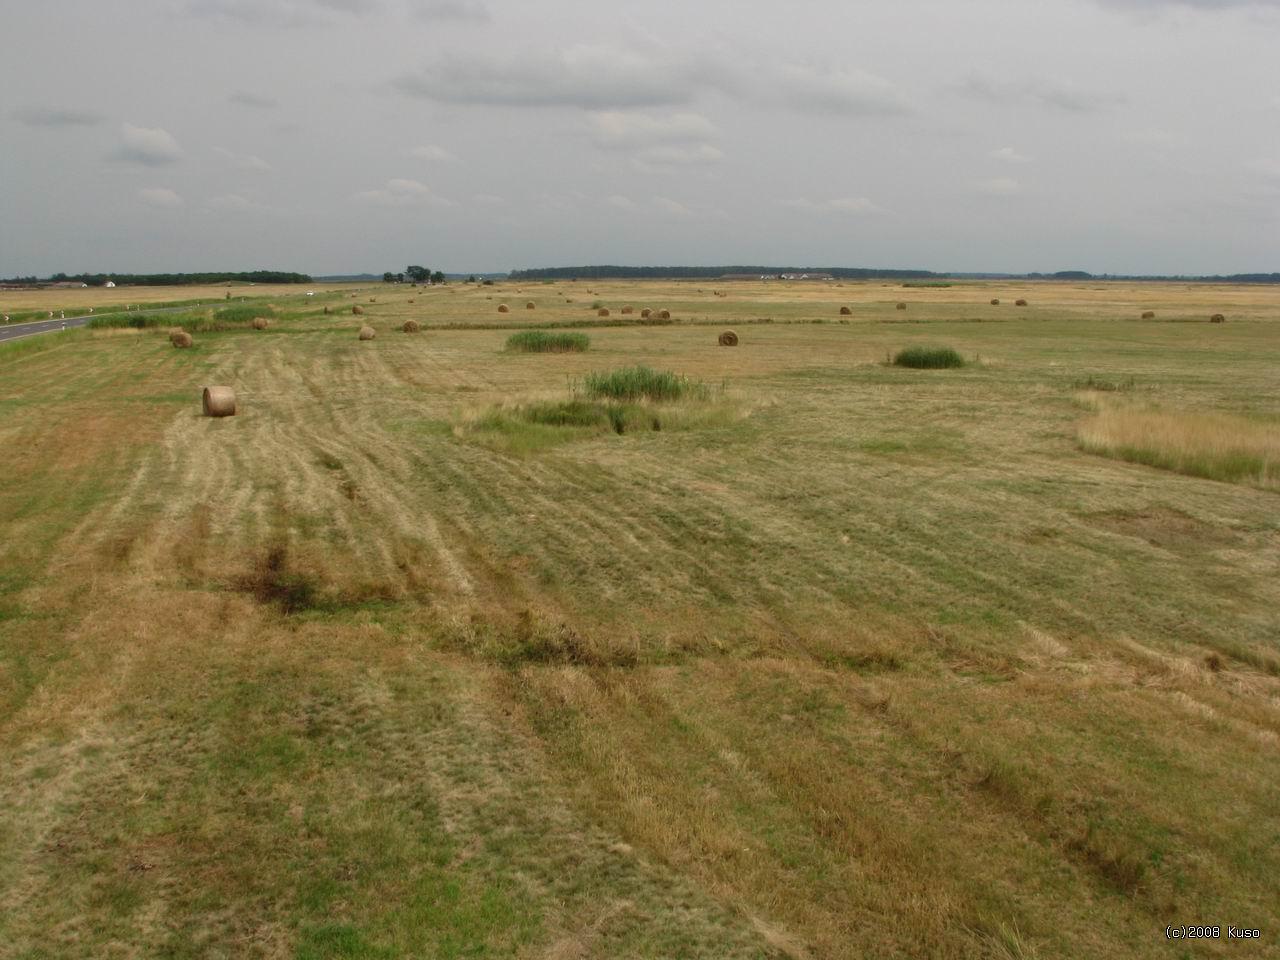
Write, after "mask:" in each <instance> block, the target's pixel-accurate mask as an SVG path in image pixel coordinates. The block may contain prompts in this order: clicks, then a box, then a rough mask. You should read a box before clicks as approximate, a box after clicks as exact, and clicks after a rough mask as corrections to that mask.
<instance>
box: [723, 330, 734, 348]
mask: <svg viewBox="0 0 1280 960" xmlns="http://www.w3.org/2000/svg"><path fill="white" fill-rule="evenodd" d="M737 345H738V335H737V334H736V333H734V332H733V331H732V330H726V331H725V332H724V333H722V334H720V346H722V347H736V346H737Z"/></svg>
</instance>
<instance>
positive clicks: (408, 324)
mask: <svg viewBox="0 0 1280 960" xmlns="http://www.w3.org/2000/svg"><path fill="white" fill-rule="evenodd" d="M400 329H401V330H403V331H404V332H405V333H417V332H418V331H419V330H421V329H422V324H420V323H418V321H417V320H406V321H405V322H404V326H402V327H401V328H400Z"/></svg>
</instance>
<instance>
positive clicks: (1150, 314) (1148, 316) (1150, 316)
mask: <svg viewBox="0 0 1280 960" xmlns="http://www.w3.org/2000/svg"><path fill="white" fill-rule="evenodd" d="M1155 318H1156V312H1155V311H1154V310H1143V311H1142V319H1143V320H1154V319H1155Z"/></svg>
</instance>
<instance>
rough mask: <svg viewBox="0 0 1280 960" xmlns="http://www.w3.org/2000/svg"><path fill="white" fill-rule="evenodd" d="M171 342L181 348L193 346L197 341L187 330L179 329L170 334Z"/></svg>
mask: <svg viewBox="0 0 1280 960" xmlns="http://www.w3.org/2000/svg"><path fill="white" fill-rule="evenodd" d="M169 342H170V343H172V344H173V345H174V346H175V347H178V348H180V349H181V348H186V347H189V346H191V344H192V343H194V342H195V341H194V340H192V339H191V334H189V333H187V331H185V330H178V331H177V332H175V333H171V334H169Z"/></svg>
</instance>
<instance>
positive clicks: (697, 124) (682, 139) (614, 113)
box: [590, 110, 719, 148]
mask: <svg viewBox="0 0 1280 960" xmlns="http://www.w3.org/2000/svg"><path fill="white" fill-rule="evenodd" d="M590 123H591V129H592V135H593V138H594V140H595V142H596V143H597V144H598V145H599V146H602V147H616V148H625V147H635V146H644V145H650V144H655V143H695V142H706V141H707V140H710V139H712V138H714V137H715V136H716V135H717V134H718V133H719V131H718V130H717V129H716V126H715V124H713V123H712V122H711V121H710V120H708V119H707V118H706V117H704V116H702V115H700V114H697V113H673V114H670V115H669V116H665V117H662V116H654V115H652V114H648V113H623V112H621V111H618V110H608V111H603V112H600V113H593V114H592V115H591V119H590Z"/></svg>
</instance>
